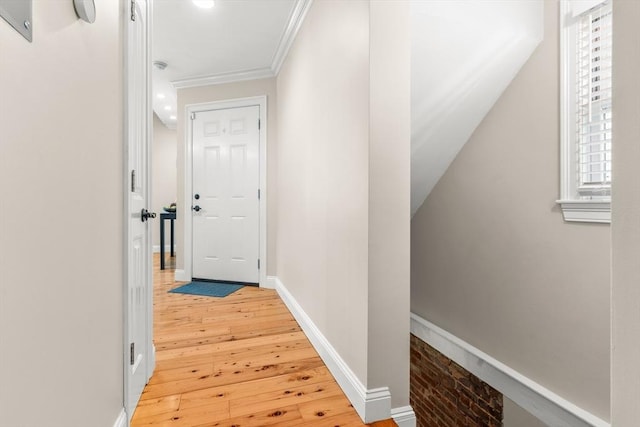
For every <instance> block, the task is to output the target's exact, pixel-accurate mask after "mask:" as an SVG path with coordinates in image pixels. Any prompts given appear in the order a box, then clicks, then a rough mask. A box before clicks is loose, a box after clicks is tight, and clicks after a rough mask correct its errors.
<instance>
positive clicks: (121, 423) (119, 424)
mask: <svg viewBox="0 0 640 427" xmlns="http://www.w3.org/2000/svg"><path fill="white" fill-rule="evenodd" d="M113 427H127V413H126V412H125V410H124V408H122V409H121V410H120V413H119V414H118V418H116V422H115V423H113Z"/></svg>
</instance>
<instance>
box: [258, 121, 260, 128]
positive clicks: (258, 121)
mask: <svg viewBox="0 0 640 427" xmlns="http://www.w3.org/2000/svg"><path fill="white" fill-rule="evenodd" d="M258 130H260V119H258Z"/></svg>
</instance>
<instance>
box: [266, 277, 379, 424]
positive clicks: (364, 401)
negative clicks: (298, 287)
mask: <svg viewBox="0 0 640 427" xmlns="http://www.w3.org/2000/svg"><path fill="white" fill-rule="evenodd" d="M274 279H275V287H276V291H278V294H279V295H280V298H282V300H283V301H284V303H285V304H286V305H287V307H288V308H289V311H291V313H292V314H293V317H295V318H296V320H297V322H298V323H299V324H300V327H301V328H302V330H303V331H304V333H305V334H306V336H307V338H309V341H311V344H312V345H313V347H314V348H315V349H316V351H317V352H318V354H319V355H320V357H321V358H322V361H323V362H324V363H325V365H327V368H329V371H331V374H333V376H334V377H335V379H336V381H337V382H338V385H339V386H340V388H342V391H344V393H345V394H346V395H347V398H348V399H349V401H350V402H351V404H352V405H353V407H354V408H355V410H356V412H358V415H359V416H360V418H362V420H363V421H364V422H365V423H371V422H374V421H379V420H384V419H388V418H390V417H391V393H390V392H389V388H388V387H381V388H376V389H369V390H368V389H367V388H366V387H365V386H364V385H363V384H362V382H360V380H359V379H358V377H357V376H356V374H355V373H354V372H353V371H352V370H351V368H350V367H349V365H347V363H346V362H345V361H344V360H343V359H342V357H340V354H338V352H337V351H336V350H335V349H334V348H333V346H332V345H331V343H330V342H329V341H328V340H327V338H325V336H324V335H323V334H322V332H321V331H320V329H318V327H317V326H316V325H315V323H313V320H311V318H310V317H309V315H307V313H305V311H304V309H303V308H302V307H301V306H300V304H298V302H297V301H296V299H295V298H294V297H293V295H291V293H290V292H289V291H288V290H287V288H286V287H285V286H284V285H283V284H282V282H281V281H280V279H278V278H277V277H274Z"/></svg>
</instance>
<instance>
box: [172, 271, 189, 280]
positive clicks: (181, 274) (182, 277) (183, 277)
mask: <svg viewBox="0 0 640 427" xmlns="http://www.w3.org/2000/svg"><path fill="white" fill-rule="evenodd" d="M175 279H176V282H190V281H191V277H189V276H188V275H187V273H186V272H185V271H184V270H176V272H175Z"/></svg>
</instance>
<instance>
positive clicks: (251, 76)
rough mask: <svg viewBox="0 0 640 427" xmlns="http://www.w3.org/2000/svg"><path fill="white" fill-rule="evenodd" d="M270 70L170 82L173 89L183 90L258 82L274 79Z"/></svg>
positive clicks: (239, 72)
mask: <svg viewBox="0 0 640 427" xmlns="http://www.w3.org/2000/svg"><path fill="white" fill-rule="evenodd" d="M274 76H275V74H274V72H273V70H272V69H271V68H258V69H255V70H241V71H232V72H229V73H219V74H209V75H204V76H198V77H190V78H188V79H182V80H174V81H172V82H171V84H172V85H173V87H174V88H176V89H184V88H188V87H197V86H209V85H219V84H224V83H231V82H240V81H244V80H258V79H267V78H270V77H274Z"/></svg>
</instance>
